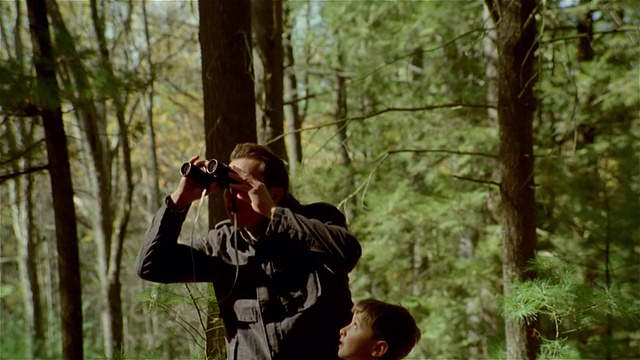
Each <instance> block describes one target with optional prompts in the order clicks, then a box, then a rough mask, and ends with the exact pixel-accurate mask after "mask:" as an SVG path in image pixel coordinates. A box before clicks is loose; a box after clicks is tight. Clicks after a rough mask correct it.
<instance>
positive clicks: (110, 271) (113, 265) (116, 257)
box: [91, 0, 133, 358]
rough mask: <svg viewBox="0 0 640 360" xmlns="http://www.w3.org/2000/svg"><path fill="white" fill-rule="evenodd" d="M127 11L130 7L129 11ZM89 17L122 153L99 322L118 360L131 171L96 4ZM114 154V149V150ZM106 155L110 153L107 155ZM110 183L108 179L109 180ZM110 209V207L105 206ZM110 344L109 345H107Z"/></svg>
mask: <svg viewBox="0 0 640 360" xmlns="http://www.w3.org/2000/svg"><path fill="white" fill-rule="evenodd" d="M129 11H131V7H129ZM91 15H92V19H93V25H94V29H95V33H96V36H97V38H98V45H99V48H100V65H101V66H100V67H101V70H102V72H103V73H104V74H106V77H107V82H108V86H106V87H103V89H105V90H106V93H105V94H103V96H102V98H104V99H113V103H114V106H115V110H116V119H117V121H118V129H119V130H120V131H119V137H118V139H119V141H118V143H119V145H120V149H121V150H122V153H121V155H122V168H123V170H124V171H123V174H122V181H123V182H124V184H123V188H124V191H118V192H119V193H120V195H121V196H120V199H119V202H118V203H117V204H116V205H115V207H111V206H109V211H110V213H111V214H112V215H110V218H112V219H115V224H114V225H112V227H111V226H110V228H109V229H113V234H112V238H111V239H110V245H111V246H110V247H109V248H108V249H107V251H109V253H108V254H107V260H108V262H107V269H106V282H105V283H103V284H102V286H103V287H104V288H105V289H104V290H103V293H105V294H107V297H106V299H105V301H106V304H105V306H104V308H105V309H106V310H103V322H104V325H103V327H104V329H105V349H106V353H107V356H109V357H111V358H114V357H120V356H121V353H122V351H123V348H124V328H123V314H122V295H121V291H120V290H121V284H120V272H121V267H122V251H123V249H122V246H123V244H124V237H125V234H126V231H127V226H128V225H129V218H130V215H131V206H132V201H133V180H132V178H133V174H132V172H133V171H132V169H131V148H130V145H129V130H128V127H127V124H126V121H125V103H126V101H125V100H124V99H126V95H127V93H126V91H121V89H122V87H121V86H119V81H118V79H117V78H116V76H115V74H114V72H113V66H112V65H111V59H110V54H109V48H108V45H107V40H106V38H105V35H104V32H105V30H104V19H103V17H102V16H101V14H100V12H99V9H98V4H97V2H96V0H91ZM116 150H117V149H116ZM109 153H111V152H110V151H109ZM109 181H111V179H109ZM109 205H111V203H109ZM109 340H110V341H109Z"/></svg>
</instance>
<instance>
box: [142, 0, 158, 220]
mask: <svg viewBox="0 0 640 360" xmlns="http://www.w3.org/2000/svg"><path fill="white" fill-rule="evenodd" d="M146 4H147V2H146V1H143V2H142V14H143V18H144V19H143V21H144V36H145V41H146V44H147V64H148V66H149V91H148V99H147V117H146V118H145V125H146V127H147V132H148V134H149V154H150V156H151V161H150V164H149V167H150V171H151V189H150V192H151V196H150V198H151V200H150V211H151V212H154V211H155V209H157V208H158V207H159V206H160V185H159V184H160V175H159V172H158V150H157V147H156V134H155V128H154V125H153V101H154V97H155V81H156V72H155V65H154V64H153V60H152V57H151V53H152V46H151V35H150V34H149V19H148V17H147V5H146Z"/></svg>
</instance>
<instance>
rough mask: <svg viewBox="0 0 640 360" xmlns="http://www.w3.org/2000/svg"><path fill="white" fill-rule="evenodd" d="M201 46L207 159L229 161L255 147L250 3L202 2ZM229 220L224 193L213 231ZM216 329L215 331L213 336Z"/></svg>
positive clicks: (215, 207)
mask: <svg viewBox="0 0 640 360" xmlns="http://www.w3.org/2000/svg"><path fill="white" fill-rule="evenodd" d="M198 4H199V11H200V47H201V52H202V85H203V86H202V88H203V91H204V101H203V102H204V120H205V124H204V130H205V139H206V144H207V154H206V155H207V158H209V159H212V158H215V159H219V160H221V161H224V162H227V161H228V159H229V155H230V154H231V151H232V150H233V148H234V146H235V145H236V144H237V143H239V142H256V141H257V137H256V120H255V118H256V116H255V102H254V89H253V81H252V78H251V74H250V72H249V69H250V68H251V48H250V47H251V46H250V44H251V18H250V5H249V1H248V0H219V1H209V0H200V1H199V2H198ZM226 218H227V214H226V211H225V207H224V202H223V201H222V196H221V194H220V193H218V194H215V195H213V196H211V197H210V198H209V226H210V227H211V228H212V227H213V226H215V224H217V223H218V222H219V221H221V220H224V219H226ZM212 323H213V322H212V321H208V322H207V324H208V326H207V327H208V328H207V333H206V334H207V356H208V357H211V358H216V357H224V354H220V353H218V352H216V351H217V350H216V349H220V344H221V342H223V334H222V332H221V331H220V329H219V328H216V327H213V328H210V325H209V324H212ZM209 330H211V331H209Z"/></svg>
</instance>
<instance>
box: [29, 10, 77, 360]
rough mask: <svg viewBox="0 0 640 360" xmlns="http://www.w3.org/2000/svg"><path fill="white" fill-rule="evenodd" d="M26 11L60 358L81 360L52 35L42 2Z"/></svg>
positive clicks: (69, 194)
mask: <svg viewBox="0 0 640 360" xmlns="http://www.w3.org/2000/svg"><path fill="white" fill-rule="evenodd" d="M27 9H28V13H29V23H30V24H29V26H30V30H31V39H32V42H33V49H34V63H35V68H36V76H37V79H38V91H39V94H38V99H37V100H38V104H39V105H40V108H41V109H42V120H43V124H44V132H45V139H46V142H47V158H48V160H49V173H50V175H51V190H52V193H53V208H54V212H55V225H56V242H57V245H58V256H59V261H58V273H59V277H60V317H61V320H62V324H61V325H62V357H63V358H64V359H68V360H75V359H77V360H81V359H82V358H83V348H82V343H83V341H82V296H81V286H80V261H79V257H78V233H77V229H76V212H75V208H74V205H73V186H72V183H71V167H70V165H69V152H68V149H67V137H66V134H65V131H64V123H63V121H62V110H61V107H60V95H59V89H58V81H57V79H56V71H55V65H54V64H55V60H54V56H53V48H52V46H51V36H50V34H49V20H48V19H47V6H46V4H45V1H44V0H27Z"/></svg>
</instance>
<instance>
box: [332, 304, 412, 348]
mask: <svg viewBox="0 0 640 360" xmlns="http://www.w3.org/2000/svg"><path fill="white" fill-rule="evenodd" d="M419 339H420V329H418V326H417V325H416V321H415V320H414V319H413V317H412V316H411V314H410V313H409V311H408V310H407V309H405V308H404V307H402V306H399V305H393V304H389V303H385V302H383V301H379V300H375V299H366V300H362V301H359V302H358V303H356V304H355V305H354V307H353V320H352V321H351V323H350V324H349V325H347V326H345V327H344V328H342V329H341V330H340V346H339V348H338V356H339V357H340V358H341V359H344V360H365V359H381V360H398V359H403V358H404V357H405V356H407V354H409V352H410V351H411V349H412V348H413V347H414V346H415V344H416V343H417V342H418V340H419Z"/></svg>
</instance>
